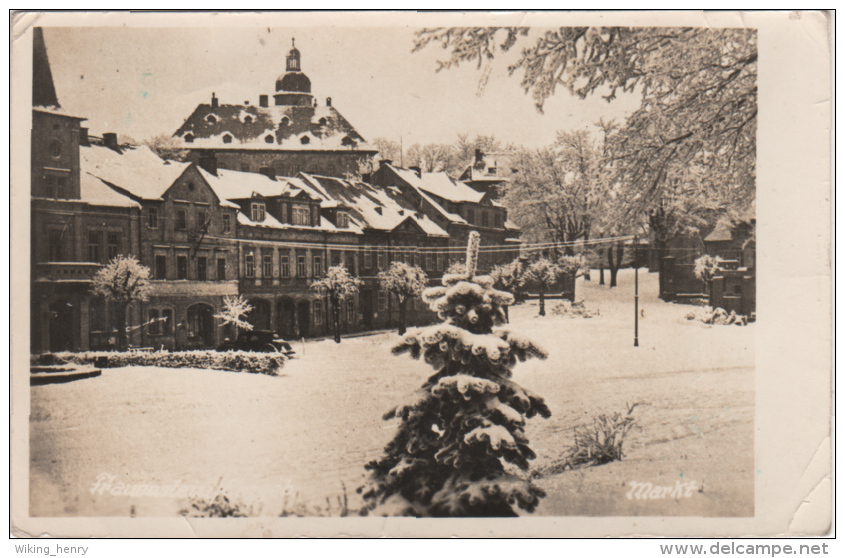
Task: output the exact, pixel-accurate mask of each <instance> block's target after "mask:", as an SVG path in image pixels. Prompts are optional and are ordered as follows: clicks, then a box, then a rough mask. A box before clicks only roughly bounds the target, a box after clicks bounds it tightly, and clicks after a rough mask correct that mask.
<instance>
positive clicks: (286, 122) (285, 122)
mask: <svg viewBox="0 0 845 558" xmlns="http://www.w3.org/2000/svg"><path fill="white" fill-rule="evenodd" d="M280 124H281V125H282V126H287V125H288V124H290V118H288V117H287V116H285V117H283V118H282V121H281V123H280Z"/></svg>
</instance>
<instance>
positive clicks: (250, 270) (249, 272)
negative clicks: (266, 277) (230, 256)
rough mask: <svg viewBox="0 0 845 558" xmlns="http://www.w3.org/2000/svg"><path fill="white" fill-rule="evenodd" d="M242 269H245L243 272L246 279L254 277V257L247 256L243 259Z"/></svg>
mask: <svg viewBox="0 0 845 558" xmlns="http://www.w3.org/2000/svg"><path fill="white" fill-rule="evenodd" d="M244 264H245V265H244V267H245V268H246V269H245V270H244V272H245V273H246V276H247V277H255V256H253V255H252V254H247V255H246V256H245V257H244Z"/></svg>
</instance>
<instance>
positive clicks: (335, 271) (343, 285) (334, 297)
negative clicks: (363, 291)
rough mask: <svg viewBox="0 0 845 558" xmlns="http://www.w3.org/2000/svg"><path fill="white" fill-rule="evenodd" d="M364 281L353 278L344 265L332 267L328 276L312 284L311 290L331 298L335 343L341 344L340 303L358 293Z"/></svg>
mask: <svg viewBox="0 0 845 558" xmlns="http://www.w3.org/2000/svg"><path fill="white" fill-rule="evenodd" d="M362 283H363V281H361V280H360V279H358V278H357V277H355V276H353V275H352V274H351V273H349V271H348V270H347V269H346V267H345V266H343V265H336V266H332V267H330V268H329V269H328V270H327V271H326V276H325V277H323V278H322V279H318V280H316V281H314V282H312V283H311V288H312V289H314V290H315V291H318V292H320V293H323V294H325V295H327V296H328V297H329V302H330V303H331V306H332V318H333V319H332V321H333V322H334V341H335V343H340V303H341V302H342V301H343V300H345V299H346V297H348V296H352V295H354V294H355V293H357V292H358V287H359V286H361V284H362Z"/></svg>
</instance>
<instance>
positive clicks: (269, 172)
mask: <svg viewBox="0 0 845 558" xmlns="http://www.w3.org/2000/svg"><path fill="white" fill-rule="evenodd" d="M258 172H260V173H261V174H263V175H264V176H266V177H267V178H269V179H270V180H276V167H272V166H271V167H261V168H260V169H258Z"/></svg>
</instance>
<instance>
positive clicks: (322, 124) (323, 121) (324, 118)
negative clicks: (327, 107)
mask: <svg viewBox="0 0 845 558" xmlns="http://www.w3.org/2000/svg"><path fill="white" fill-rule="evenodd" d="M317 123H318V124H319V125H320V126H325V125H326V117H325V116H324V117H322V118H320V120H318V121H317Z"/></svg>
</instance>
